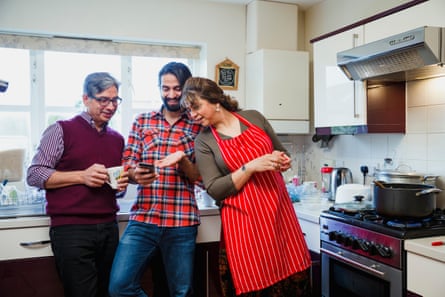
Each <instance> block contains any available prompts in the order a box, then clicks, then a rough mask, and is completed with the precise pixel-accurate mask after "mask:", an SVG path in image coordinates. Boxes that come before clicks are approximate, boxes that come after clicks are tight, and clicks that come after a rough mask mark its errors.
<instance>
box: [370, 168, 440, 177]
mask: <svg viewBox="0 0 445 297" xmlns="http://www.w3.org/2000/svg"><path fill="white" fill-rule="evenodd" d="M375 176H376V177H378V176H388V177H408V178H420V179H424V178H425V177H437V176H436V175H432V174H422V173H419V172H416V171H401V170H397V169H384V170H381V169H376V170H375Z"/></svg>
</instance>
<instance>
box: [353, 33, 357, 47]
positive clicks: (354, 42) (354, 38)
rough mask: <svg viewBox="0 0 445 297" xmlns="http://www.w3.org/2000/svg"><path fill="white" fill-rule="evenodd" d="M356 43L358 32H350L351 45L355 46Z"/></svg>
mask: <svg viewBox="0 0 445 297" xmlns="http://www.w3.org/2000/svg"><path fill="white" fill-rule="evenodd" d="M357 44H358V34H357V33H354V34H352V47H356V46H357Z"/></svg>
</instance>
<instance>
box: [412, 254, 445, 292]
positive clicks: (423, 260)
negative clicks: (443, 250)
mask: <svg viewBox="0 0 445 297" xmlns="http://www.w3.org/2000/svg"><path fill="white" fill-rule="evenodd" d="M444 272H445V263H444V262H440V261H435V260H433V259H430V258H428V257H424V256H421V255H417V254H415V253H410V252H408V253H407V287H408V291H410V292H413V293H416V294H419V295H420V296H425V297H426V296H428V297H442V296H443V295H444V290H445V282H444V281H443V274H444Z"/></svg>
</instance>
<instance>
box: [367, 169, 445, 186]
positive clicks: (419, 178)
mask: <svg viewBox="0 0 445 297" xmlns="http://www.w3.org/2000/svg"><path fill="white" fill-rule="evenodd" d="M374 176H375V179H376V180H378V181H383V182H386V183H398V184H428V185H435V184H436V179H437V177H438V176H437V175H427V174H421V173H418V172H414V171H400V170H376V171H375V174H374Z"/></svg>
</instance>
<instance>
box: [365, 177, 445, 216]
mask: <svg viewBox="0 0 445 297" xmlns="http://www.w3.org/2000/svg"><path fill="white" fill-rule="evenodd" d="M375 183H377V185H375V186H374V200H373V201H374V207H375V209H376V212H377V213H378V214H379V215H382V216H386V217H391V218H423V217H427V216H429V215H431V214H432V213H433V211H434V209H435V208H436V196H435V194H436V193H439V192H441V190H440V189H437V188H435V187H434V186H431V185H423V184H403V183H402V184H400V183H385V182H382V181H377V182H375ZM379 183H380V184H381V186H379V185H378V184H379Z"/></svg>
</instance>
